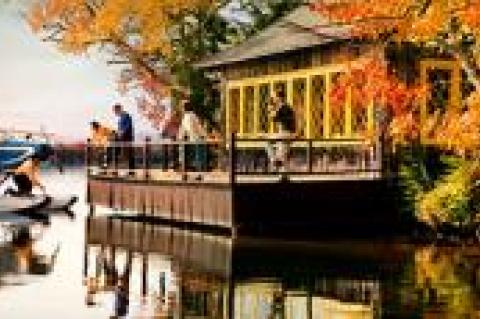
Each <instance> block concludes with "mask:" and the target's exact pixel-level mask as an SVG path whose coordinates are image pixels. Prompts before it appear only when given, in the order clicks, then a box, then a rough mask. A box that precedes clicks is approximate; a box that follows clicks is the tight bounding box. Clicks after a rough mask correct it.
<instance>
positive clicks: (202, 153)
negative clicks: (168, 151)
mask: <svg viewBox="0 0 480 319" xmlns="http://www.w3.org/2000/svg"><path fill="white" fill-rule="evenodd" d="M183 110H184V113H183V118H182V122H181V124H180V128H179V130H178V139H179V140H181V141H185V142H189V143H191V144H192V145H189V146H192V147H193V152H191V151H189V149H190V148H189V147H186V150H185V153H186V155H185V158H186V159H187V162H188V159H189V158H190V157H192V155H191V153H193V157H194V159H193V160H194V163H195V165H194V166H195V169H196V170H197V171H199V172H201V171H204V170H205V168H206V144H205V139H206V137H207V134H206V131H205V128H204V127H203V126H202V122H201V121H200V118H199V117H198V115H197V114H196V113H195V111H194V108H193V105H192V103H191V102H190V101H184V103H183Z"/></svg>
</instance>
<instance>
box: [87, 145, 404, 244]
mask: <svg viewBox="0 0 480 319" xmlns="http://www.w3.org/2000/svg"><path fill="white" fill-rule="evenodd" d="M276 143H288V147H289V156H288V161H287V163H286V164H285V165H284V166H283V167H281V168H280V169H277V168H274V167H271V165H270V163H269V161H268V157H267V155H266V151H265V149H266V148H267V147H268V145H269V144H270V145H272V144H276ZM381 145H382V144H381V143H379V142H368V141H366V140H360V139H359V140H353V139H351V140H303V139H295V140H292V139H291V140H268V139H263V140H262V139H255V140H247V139H236V138H235V137H234V136H232V138H231V139H229V140H228V141H205V142H202V143H200V144H193V143H187V142H163V143H150V142H149V141H148V140H147V141H146V142H145V143H142V144H135V145H112V146H111V147H109V148H105V149H103V148H96V147H93V146H89V147H88V150H87V162H88V175H89V178H88V200H89V203H90V204H92V207H93V208H94V207H96V206H103V207H107V208H112V209H114V210H116V211H118V212H128V213H129V214H135V215H141V216H143V217H145V218H154V219H159V220H164V221H168V222H171V223H176V224H188V225H192V226H199V227H211V228H218V229H223V230H229V231H230V230H233V231H237V230H241V229H250V230H261V229H262V230H263V229H264V228H276V229H282V228H297V226H298V229H304V230H305V229H306V227H307V228H308V227H310V228H312V229H313V230H318V231H321V232H328V233H331V232H333V231H334V232H335V233H336V232H338V231H339V230H340V231H342V232H345V233H348V234H352V235H353V234H355V233H363V232H369V231H371V230H372V229H375V231H376V233H378V231H379V230H382V231H385V232H387V233H391V232H392V230H393V228H394V227H397V226H398V223H399V220H398V215H397V213H396V212H395V203H394V200H393V197H392V187H393V183H392V175H391V171H392V169H391V167H389V166H388V165H387V161H386V160H385V159H386V156H385V154H384V152H383V151H382V147H381ZM125 154H129V155H128V156H125ZM198 154H203V155H201V156H197V155H198ZM127 157H130V158H129V159H128V158H127ZM197 157H198V158H201V162H202V163H203V164H202V163H199V161H198V158H197Z"/></svg>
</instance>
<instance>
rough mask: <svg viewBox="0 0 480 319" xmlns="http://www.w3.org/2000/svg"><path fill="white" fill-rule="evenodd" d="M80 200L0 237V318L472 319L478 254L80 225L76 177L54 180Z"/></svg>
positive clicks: (117, 223)
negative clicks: (20, 236) (45, 221)
mask: <svg viewBox="0 0 480 319" xmlns="http://www.w3.org/2000/svg"><path fill="white" fill-rule="evenodd" d="M47 181H48V183H47V185H48V188H49V190H50V191H51V192H52V193H56V194H72V193H73V194H78V195H80V196H81V197H82V199H81V201H80V203H78V204H77V205H76V206H75V207H74V213H75V216H76V217H75V218H74V219H70V218H69V217H67V216H63V215H59V216H55V217H52V219H51V221H50V224H49V225H42V224H35V225H32V226H30V227H29V232H30V236H31V237H32V240H23V241H20V242H18V243H15V244H12V243H10V242H9V237H10V236H9V234H8V232H6V231H5V229H3V231H2V235H0V318H110V317H112V316H114V315H115V313H117V315H120V314H122V312H123V313H125V317H128V318H192V319H193V318H235V319H237V318H238V319H240V318H241V319H243V318H245V319H255V318H259V319H263V318H265V319H270V318H285V319H289V318H291V319H296V318H298V319H303V318H305V319H311V318H322V319H323V318H345V319H350V318H477V317H479V316H480V247H479V246H478V245H474V244H471V245H465V246H463V247H436V246H433V245H432V246H413V245H409V244H402V243H398V242H392V243H384V242H380V241H376V242H375V241H374V242H367V241H365V242H361V241H354V242H352V241H338V240H335V241H331V242H326V241H322V242H312V241H310V242H302V241H295V240H292V239H289V240H278V239H275V240H274V239H268V238H243V237H239V238H231V237H228V236H221V235H214V234H208V233H200V232H195V231H189V230H185V229H178V228H171V227H168V226H166V225H160V224H155V225H154V224H144V223H140V222H137V221H135V220H131V219H126V218H123V219H120V218H118V217H113V218H111V216H112V215H115V216H117V215H118V214H117V213H118V212H112V211H108V210H98V214H97V215H96V216H95V217H88V207H87V206H86V205H85V204H84V199H83V197H84V191H85V177H84V175H83V173H82V172H81V171H70V172H68V174H66V175H57V174H50V175H48V177H47Z"/></svg>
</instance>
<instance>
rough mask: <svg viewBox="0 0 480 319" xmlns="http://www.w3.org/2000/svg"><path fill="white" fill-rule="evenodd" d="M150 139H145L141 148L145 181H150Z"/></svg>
mask: <svg viewBox="0 0 480 319" xmlns="http://www.w3.org/2000/svg"><path fill="white" fill-rule="evenodd" d="M150 141H151V139H150V137H148V136H147V137H146V138H145V145H144V146H143V171H144V176H145V180H149V179H150Z"/></svg>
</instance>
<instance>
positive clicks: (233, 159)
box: [229, 133, 237, 185]
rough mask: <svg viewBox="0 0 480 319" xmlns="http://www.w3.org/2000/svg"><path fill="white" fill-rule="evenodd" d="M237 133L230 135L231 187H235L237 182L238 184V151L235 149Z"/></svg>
mask: <svg viewBox="0 0 480 319" xmlns="http://www.w3.org/2000/svg"><path fill="white" fill-rule="evenodd" d="M235 144H236V143H235V133H232V134H231V135H230V157H229V160H230V165H229V166H230V185H234V184H235V182H236V164H237V163H236V162H237V159H236V157H237V156H236V151H235V148H236V145H235Z"/></svg>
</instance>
